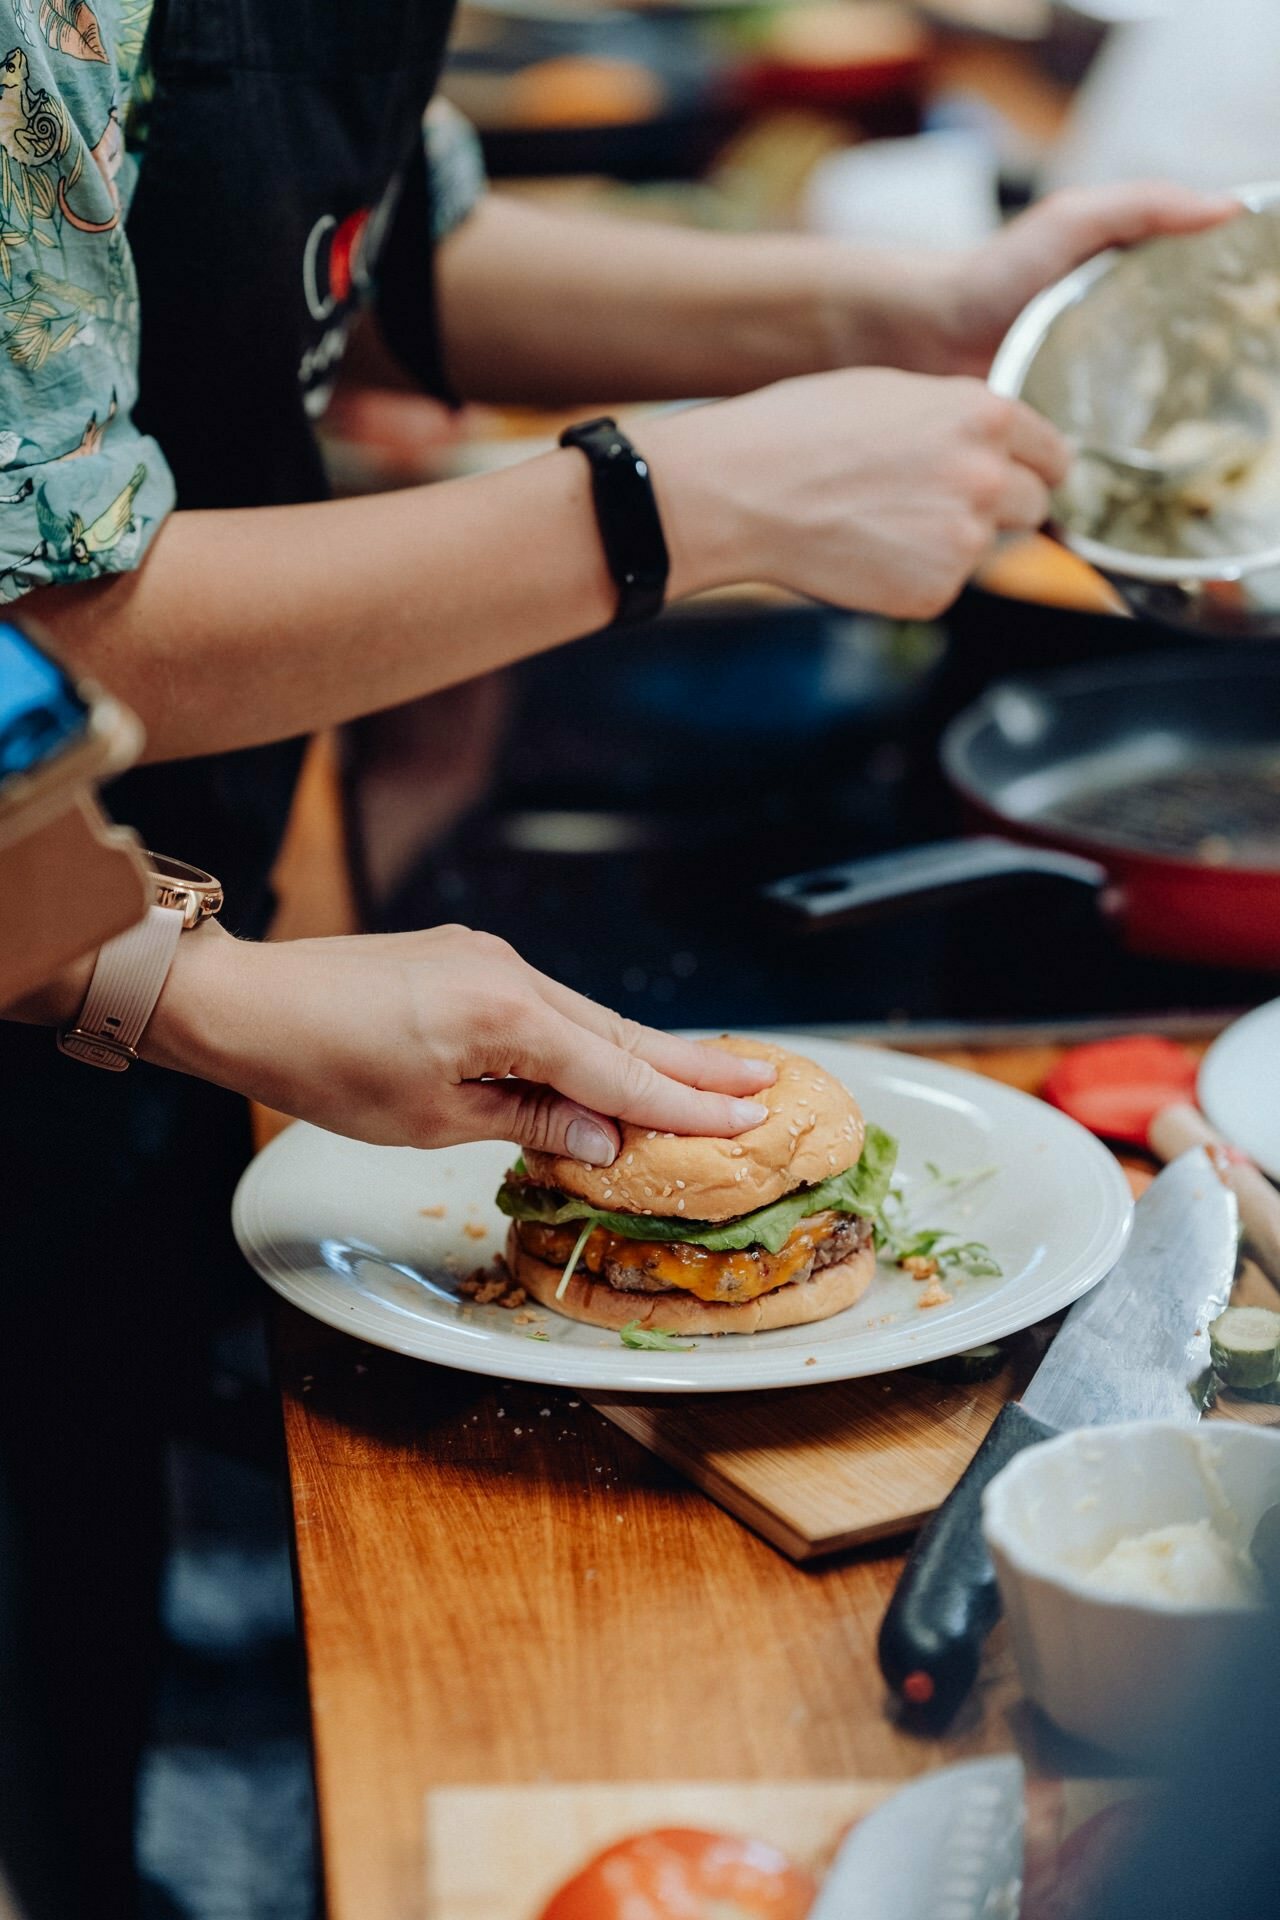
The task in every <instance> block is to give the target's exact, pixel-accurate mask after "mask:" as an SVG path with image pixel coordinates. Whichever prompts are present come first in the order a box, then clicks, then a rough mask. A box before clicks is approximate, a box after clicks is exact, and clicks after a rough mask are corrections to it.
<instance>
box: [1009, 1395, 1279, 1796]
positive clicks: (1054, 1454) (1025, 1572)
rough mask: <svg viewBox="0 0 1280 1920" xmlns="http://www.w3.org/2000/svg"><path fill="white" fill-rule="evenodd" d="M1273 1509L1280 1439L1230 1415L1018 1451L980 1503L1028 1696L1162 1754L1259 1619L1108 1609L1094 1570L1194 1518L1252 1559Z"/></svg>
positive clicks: (1107, 1735) (1154, 1608) (1232, 1613)
mask: <svg viewBox="0 0 1280 1920" xmlns="http://www.w3.org/2000/svg"><path fill="white" fill-rule="evenodd" d="M1278 1501H1280V1433H1275V1432H1268V1431H1266V1430H1265V1429H1262V1428H1258V1427H1248V1426H1234V1425H1230V1424H1228V1423H1227V1422H1226V1421H1212V1422H1210V1423H1209V1424H1208V1425H1204V1426H1196V1427H1191V1426H1185V1427H1184V1426H1178V1425H1176V1424H1172V1423H1164V1422H1158V1421H1135V1422H1133V1423H1132V1424H1131V1425H1125V1426H1115V1427H1088V1428H1081V1429H1078V1430H1077V1431H1075V1432H1074V1433H1066V1434H1062V1435H1061V1436H1060V1437H1059V1438H1058V1439H1056V1440H1048V1441H1045V1442H1044V1443H1043V1444H1042V1445H1040V1446H1034V1447H1031V1448H1030V1449H1029V1450H1028V1451H1027V1452H1025V1453H1022V1454H1019V1455H1018V1457H1017V1459H1016V1460H1013V1461H1011V1462H1010V1463H1009V1465H1008V1466H1007V1467H1005V1469H1004V1470H1003V1472H1001V1473H999V1474H997V1476H996V1478H995V1479H994V1480H993V1481H992V1483H991V1485H990V1486H989V1487H988V1488H987V1491H986V1494H985V1496H984V1498H983V1503H982V1507H983V1533H984V1536H985V1538H986V1542H987V1547H988V1550H989V1551H990V1554H991V1558H992V1560H993V1562H994V1564H995V1569H996V1577H997V1579H998V1580H999V1583H1000V1597H1001V1600H1002V1602H1003V1604H1004V1611H1005V1614H1006V1616H1007V1618H1008V1621H1009V1629H1010V1632H1011V1634H1012V1636H1013V1645H1014V1652H1015V1655H1016V1657H1017V1662H1018V1669H1019V1672H1020V1674H1021V1677H1022V1684H1023V1688H1024V1690H1025V1692H1026V1694H1027V1697H1028V1699H1030V1700H1033V1701H1034V1702H1035V1704H1036V1705H1037V1706H1039V1707H1041V1708H1042V1709H1043V1710H1044V1712H1045V1713H1047V1714H1048V1715H1049V1717H1050V1719H1052V1720H1055V1721H1056V1722H1057V1723H1058V1725H1059V1726H1060V1727H1063V1728H1065V1729H1066V1730H1067V1732H1068V1733H1072V1734H1075V1735H1076V1736H1077V1737H1078V1738H1080V1739H1083V1740H1089V1741H1092V1742H1094V1743H1095V1744H1096V1745H1098V1746H1101V1747H1105V1748H1107V1749H1108V1750H1109V1751H1110V1752H1112V1753H1115V1754H1119V1755H1121V1756H1122V1757H1124V1758H1125V1759H1127V1760H1131V1761H1135V1762H1137V1763H1139V1764H1141V1765H1151V1764H1152V1763H1157V1764H1158V1763H1159V1762H1160V1761H1161V1759H1162V1758H1166V1757H1167V1755H1168V1752H1169V1748H1170V1742H1171V1741H1174V1740H1176V1739H1177V1736H1178V1734H1179V1732H1183V1733H1185V1730H1186V1725H1187V1720H1188V1715H1189V1713H1191V1712H1192V1711H1194V1709H1195V1707H1196V1706H1197V1705H1198V1704H1200V1703H1201V1702H1202V1701H1203V1699H1204V1697H1205V1694H1206V1690H1207V1689H1209V1688H1211V1687H1212V1685H1213V1683H1214V1679H1215V1676H1216V1675H1217V1674H1218V1673H1219V1672H1221V1671H1222V1670H1223V1668H1224V1667H1225V1666H1226V1665H1228V1664H1229V1663H1230V1661H1231V1660H1232V1659H1233V1658H1234V1657H1236V1656H1237V1655H1241V1654H1243V1652H1244V1650H1245V1649H1246V1647H1247V1644H1248V1640H1249V1635H1250V1630H1251V1629H1252V1628H1254V1627H1256V1623H1257V1618H1258V1615H1257V1612H1256V1611H1254V1610H1251V1609H1244V1608H1240V1609H1234V1610H1233V1609H1228V1608H1223V1607H1220V1606H1207V1607H1196V1608H1190V1607H1185V1606H1179V1605H1175V1604H1174V1603H1172V1602H1170V1601H1168V1600H1162V1599H1160V1598H1158V1597H1157V1598H1152V1599H1150V1600H1146V1599H1143V1600H1140V1601H1139V1600H1132V1599H1124V1600H1121V1599H1113V1598H1109V1597H1107V1596H1104V1595H1103V1594H1100V1593H1098V1592H1096V1591H1094V1590H1093V1589H1092V1588H1091V1586H1090V1584H1089V1580H1088V1573H1089V1570H1090V1569H1091V1568H1093V1567H1094V1566H1096V1565H1097V1563H1098V1561H1099V1560H1100V1559H1101V1558H1102V1557H1103V1555H1104V1554H1106V1553H1107V1552H1108V1551H1109V1549H1110V1548H1111V1547H1112V1546H1114V1545H1115V1543H1116V1542H1117V1541H1118V1540H1122V1539H1126V1538H1131V1537H1133V1536H1136V1535H1141V1534H1145V1533H1149V1532H1151V1531H1153V1530H1154V1529H1156V1528H1158V1527H1166V1526H1172V1525H1175V1524H1178V1523H1180V1522H1185V1521H1198V1520H1208V1521H1210V1522H1211V1523H1212V1525H1213V1527H1214V1529H1215V1531H1217V1532H1219V1533H1221V1534H1223V1535H1224V1536H1225V1537H1226V1538H1227V1540H1228V1541H1229V1542H1230V1544H1231V1545H1232V1546H1234V1547H1237V1548H1243V1549H1247V1547H1248V1545H1249V1542H1250V1540H1251V1539H1252V1537H1253V1530H1254V1527H1255V1526H1256V1525H1257V1523H1258V1520H1259V1519H1260V1517H1261V1515H1262V1514H1263V1512H1264V1511H1265V1510H1266V1509H1267V1508H1268V1507H1270V1506H1274V1505H1275V1504H1276V1503H1277V1502H1278Z"/></svg>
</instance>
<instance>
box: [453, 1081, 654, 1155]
mask: <svg viewBox="0 0 1280 1920" xmlns="http://www.w3.org/2000/svg"><path fill="white" fill-rule="evenodd" d="M458 1094H459V1096H460V1097H459V1103H458V1109H457V1119H458V1122H459V1132H460V1137H462V1138H463V1139H468V1140H514V1141H515V1142H516V1143H517V1145H519V1146H522V1147H532V1148H534V1150H535V1151H536V1152H538V1153H563V1154H567V1155H568V1156H569V1158H570V1159H571V1160H581V1161H583V1162H585V1164H586V1165H587V1166H590V1167H607V1166H609V1165H610V1164H611V1163H612V1162H613V1161H614V1160H615V1159H616V1158H617V1156H618V1148H619V1145H620V1144H621V1142H620V1139H619V1135H618V1129H617V1127H616V1126H615V1125H614V1123H613V1121H612V1120H606V1119H605V1118H604V1117H603V1116H602V1115H601V1114H598V1113H593V1112H592V1110H591V1108H590V1107H582V1106H579V1105H578V1103H577V1101H576V1100H566V1099H565V1098H564V1096H563V1094H559V1093H557V1092H556V1091H555V1089H554V1088H553V1087H542V1086H535V1085H534V1084H533V1082H531V1081H529V1080H474V1081H471V1082H470V1083H469V1084H468V1085H466V1086H462V1087H459V1089H458Z"/></svg>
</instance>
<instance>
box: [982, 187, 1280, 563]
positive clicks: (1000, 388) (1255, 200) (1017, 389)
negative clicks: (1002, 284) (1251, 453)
mask: <svg viewBox="0 0 1280 1920" xmlns="http://www.w3.org/2000/svg"><path fill="white" fill-rule="evenodd" d="M1228 191H1229V192H1231V193H1234V194H1235V196H1236V198H1237V199H1238V200H1239V201H1241V202H1242V203H1243V205H1244V206H1246V207H1247V208H1249V209H1250V210H1251V211H1252V212H1258V211H1259V210H1260V209H1262V208H1263V207H1268V206H1275V205H1276V204H1277V203H1280V180H1262V181H1254V182H1251V183H1250V184H1249V185H1248V186H1243V187H1233V188H1229V189H1228ZM1123 251H1124V250H1123V249H1122V248H1119V247H1109V248H1108V249H1107V250H1106V252H1105V253H1098V254H1095V255H1094V257H1093V258H1092V259H1091V260H1086V261H1085V262H1084V264H1083V266H1079V267H1076V268H1074V269H1073V271H1072V272H1071V273H1069V274H1067V275H1066V276H1065V277H1064V278H1063V279H1061V280H1057V281H1055V282H1054V284H1053V285H1052V286H1051V287H1046V288H1045V289H1044V290H1043V292H1041V293H1038V294H1037V295H1036V297H1035V299H1034V300H1032V301H1030V302H1029V303H1028V305H1027V306H1025V307H1024V308H1023V310H1022V312H1021V313H1020V314H1019V315H1018V318H1017V319H1016V320H1015V321H1014V323H1013V325H1012V326H1011V327H1010V329H1009V331H1008V333H1007V334H1006V335H1005V337H1004V339H1003V340H1002V341H1001V343H1000V346H999V348H998V350H997V352H996V357H995V359H994V360H993V361H992V363H991V372H990V374H989V375H988V384H989V386H990V387H991V390H992V392H993V393H999V394H1002V395H1004V397H1005V398H1006V399H1012V400H1016V399H1017V398H1018V397H1019V395H1020V394H1021V392H1022V388H1023V384H1024V382H1025V380H1026V377H1027V374H1028V373H1029V372H1030V371H1031V364H1032V362H1033V361H1034V359H1035V357H1036V354H1037V353H1038V352H1039V350H1040V347H1041V346H1042V345H1043V343H1044V339H1045V336H1046V335H1047V333H1048V331H1049V328H1050V327H1051V326H1052V324H1053V322H1054V321H1055V320H1056V319H1057V317H1058V315H1059V314H1060V313H1063V312H1065V311H1066V309H1067V308H1068V307H1071V306H1074V305H1075V303H1076V301H1077V300H1081V299H1083V298H1084V296H1085V294H1086V293H1087V292H1088V291H1089V289H1090V287H1092V285H1093V284H1094V282H1095V281H1096V280H1100V279H1101V278H1102V276H1103V275H1104V274H1105V273H1107V272H1108V271H1109V270H1110V268H1111V267H1112V266H1113V265H1114V264H1115V262H1116V261H1117V260H1119V259H1120V258H1121V257H1122V253H1123ZM1062 537H1063V538H1064V539H1065V541H1066V544H1067V545H1068V546H1069V547H1070V548H1071V550H1072V551H1073V552H1074V553H1078V554H1079V555H1080V557H1081V559H1083V560H1088V561H1089V563H1090V564H1091V565H1092V566H1095V567H1097V568H1099V569H1100V571H1101V572H1103V573H1108V574H1122V575H1124V576H1125V578H1126V579H1130V580H1145V581H1149V582H1155V583H1159V582H1165V583H1172V584H1173V585H1174V586H1177V585H1178V584H1179V583H1180V582H1182V581H1186V582H1188V583H1190V582H1193V581H1203V580H1216V581H1237V580H1243V579H1244V578H1245V577H1246V576H1247V575H1248V574H1251V573H1266V572H1267V571H1268V570H1269V569H1270V568H1273V567H1280V545H1277V546H1274V547H1265V548H1261V549H1259V550H1258V551H1257V552H1256V553H1232V554H1215V555H1212V556H1211V557H1210V558H1209V559H1193V558H1192V557H1190V556H1187V557H1186V558H1185V559H1183V558H1179V557H1177V556H1175V557H1173V558H1170V559H1161V558H1160V556H1159V555H1157V554H1142V553H1130V552H1129V551H1128V549H1127V548H1125V547H1109V546H1107V545H1105V544H1104V543H1103V542H1102V541H1101V540H1091V539H1090V538H1089V536H1088V535H1087V534H1083V533H1072V532H1071V531H1070V530H1069V529H1063V530H1062Z"/></svg>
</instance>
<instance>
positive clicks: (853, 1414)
mask: <svg viewBox="0 0 1280 1920" xmlns="http://www.w3.org/2000/svg"><path fill="white" fill-rule="evenodd" d="M1044 1344H1045V1337H1044V1336H1039V1337H1037V1335H1036V1334H1035V1333H1034V1332H1033V1333H1031V1334H1027V1335H1022V1336H1021V1337H1020V1338H1019V1339H1017V1340H1015V1341H1012V1342H1010V1346H1009V1360H1008V1363H1007V1364H1006V1366H1005V1368H1004V1370H1003V1372H1001V1373H999V1374H997V1375H996V1377H995V1378H994V1379H993V1380H986V1381H983V1382H981V1383H980V1384H979V1385H976V1386H964V1387H955V1386H943V1385H942V1384H941V1383H940V1382H939V1381H936V1380H927V1379H923V1378H921V1377H920V1376H919V1375H918V1374H910V1373H896V1374H887V1375H881V1376H880V1377H878V1378H876V1379H872V1380H848V1381H841V1382H836V1383H835V1384H833V1385H831V1386H822V1387H806V1388H804V1389H798V1388H797V1389H792V1390H791V1391H789V1392H770V1393H732V1394H722V1393H717V1394H690V1395H687V1396H686V1395H684V1394H681V1395H679V1396H678V1397H677V1396H674V1395H673V1396H670V1397H668V1398H666V1399H662V1398H661V1397H659V1396H656V1395H645V1396H643V1397H639V1398H636V1399H624V1398H621V1397H618V1396H613V1395H594V1394H593V1395H588V1396H587V1397H588V1398H589V1400H590V1402H591V1404H592V1406H594V1407H596V1408H597V1409H598V1410H599V1412H601V1413H602V1414H604V1416H605V1418H606V1419H608V1420H612V1421H613V1422H614V1424H615V1425H616V1426H619V1427H621V1428H622V1429H623V1431H624V1432H625V1433H629V1434H630V1435H631V1436H632V1438H633V1439H636V1440H639V1441H640V1442H641V1444H642V1445H643V1446H646V1447H648V1448H649V1449H650V1450H651V1451H652V1452H654V1453H656V1454H658V1455H659V1456H660V1457H661V1458H662V1459H663V1460H666V1461H668V1462H669V1463H670V1464H671V1465H672V1466H674V1467H678V1468H679V1470H680V1471H681V1473H684V1474H687V1476H688V1477H689V1479H690V1480H692V1481H693V1482H694V1484H695V1486H698V1487H701V1489H702V1491H703V1492H704V1493H708V1494H710V1495H711V1497H712V1499H713V1500H718V1501H719V1503H720V1505H721V1506H723V1507H727V1508H728V1510H729V1512H730V1513H732V1514H735V1515H736V1516H737V1518H738V1519H740V1520H744V1521H745V1522H746V1523H747V1525H748V1526H749V1527H752V1528H754V1530H755V1531H756V1532H757V1533H759V1534H762V1535H763V1536H764V1538H765V1539H766V1540H768V1541H769V1542H770V1543H771V1544H772V1545H773V1546H775V1547H779V1548H780V1549H781V1550H782V1552H783V1553H785V1554H788V1555H789V1556H790V1558H791V1559H793V1560H815V1559H817V1558H819V1557H820V1556H821V1555H823V1554H830V1553H839V1552H841V1551H842V1550H843V1549H844V1548H846V1547H856V1546H860V1545H862V1544H863V1543H864V1542H865V1541H868V1540H880V1539H883V1538H885V1537H886V1536H887V1535H890V1534H895V1533H907V1532H910V1531H912V1530H913V1529H914V1528H916V1527H918V1526H920V1524H921V1522H922V1521H924V1520H925V1519H926V1518H927V1517H928V1515H929V1514H931V1513H932V1512H933V1510H934V1508H935V1507H937V1506H939V1505H940V1504H941V1502H942V1501H943V1500H944V1499H945V1498H946V1496H947V1494H948V1493H950V1491H951V1489H952V1487H953V1486H954V1485H955V1483H956V1481H957V1480H958V1479H959V1478H960V1475H961V1474H962V1473H963V1472H964V1470H965V1468H966V1467H967V1466H968V1464H969V1462H970V1460H972V1458H973V1456H974V1454H975V1453H976V1452H977V1450H978V1447H979V1446H980V1444H981V1442H982V1440H983V1438H984V1436H985V1435H986V1432H987V1429H988V1428H989V1427H990V1425H991V1423H992V1421H993V1420H994V1419H995V1417H996V1415H997V1414H998V1413H999V1411H1000V1409H1001V1407H1002V1406H1003V1405H1004V1403H1005V1401H1006V1400H1008V1399H1010V1398H1011V1397H1012V1396H1013V1395H1014V1394H1016V1393H1020V1392H1021V1391H1022V1388H1023V1387H1024V1386H1025V1385H1026V1382H1027V1381H1028V1380H1029V1379H1030V1377H1031V1375H1032V1373H1033V1372H1034V1370H1035V1366H1036V1363H1037V1360H1038V1358H1039V1356H1040V1354H1041V1353H1043V1351H1044Z"/></svg>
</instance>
